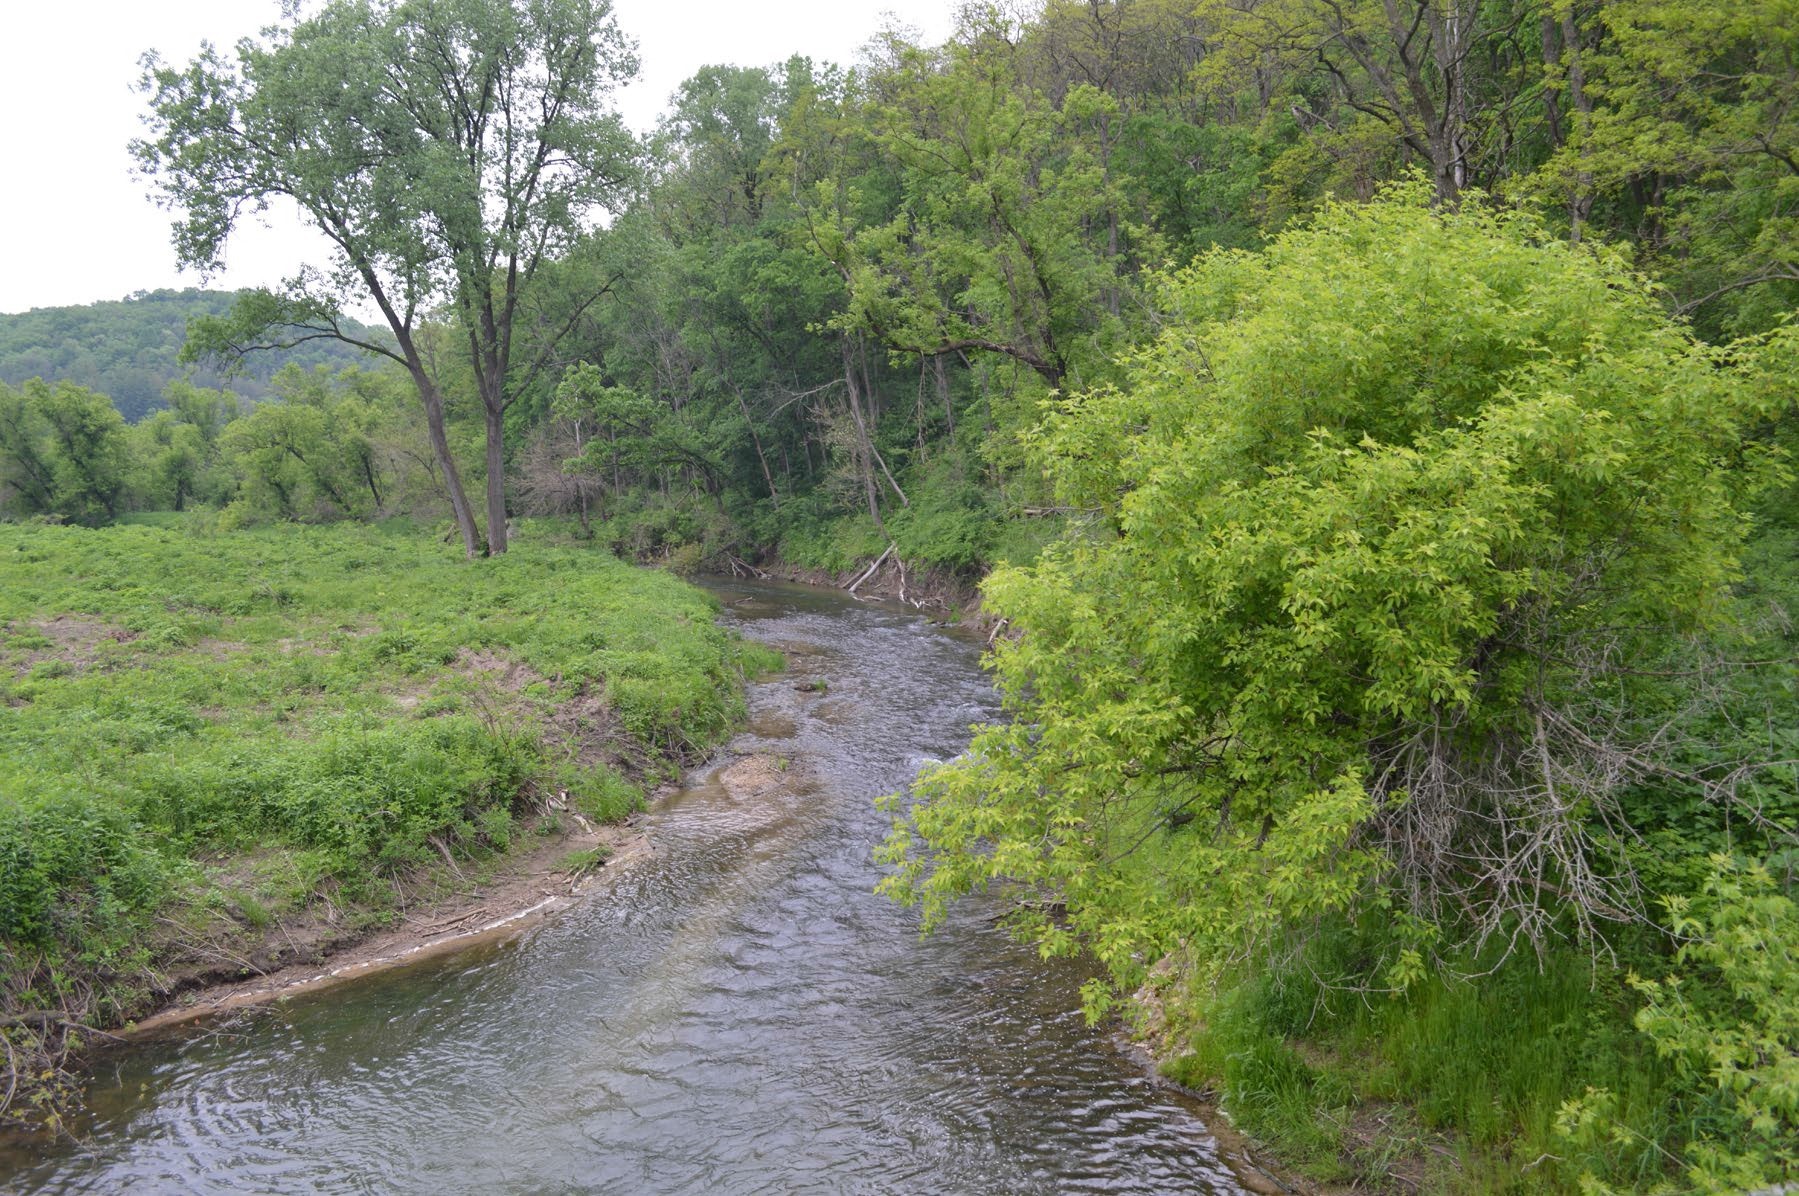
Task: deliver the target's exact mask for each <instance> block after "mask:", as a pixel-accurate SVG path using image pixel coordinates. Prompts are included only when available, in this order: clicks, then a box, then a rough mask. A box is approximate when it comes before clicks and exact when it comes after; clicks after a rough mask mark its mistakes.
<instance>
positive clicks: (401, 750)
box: [0, 519, 770, 1026]
mask: <svg viewBox="0 0 1799 1196" xmlns="http://www.w3.org/2000/svg"><path fill="white" fill-rule="evenodd" d="M713 614H714V607H713V604H712V602H711V600H710V599H709V598H708V597H707V596H706V595H704V594H703V593H701V592H700V591H698V590H695V589H694V588H692V587H691V586H688V585H686V584H685V583H683V582H680V581H679V580H677V579H675V578H674V577H671V576H668V575H666V574H662V573H655V572H650V571H645V570H641V569H637V568H633V567H630V566H626V565H624V564H620V563H619V562H617V561H616V560H614V559H613V558H612V557H611V556H610V555H608V554H606V553H604V552H603V551H595V550H592V549H580V548H572V547H550V546H537V545H533V544H531V543H529V542H527V543H524V544H522V545H520V546H519V547H518V548H517V549H515V550H514V551H513V552H511V553H508V554H507V555H505V556H503V557H499V558H495V559H491V560H480V561H474V562H465V561H463V560H462V559H461V556H460V553H459V552H457V551H456V550H454V549H452V548H450V547H447V546H445V545H443V544H441V543H440V542H438V541H437V540H435V539H434V538H432V537H431V536H430V535H428V534H427V533H424V532H422V531H419V530H417V529H411V528H394V529H388V530H382V529H376V528H367V527H353V526H348V525H343V526H334V527H293V526H286V527H279V528H269V529H264V530H256V531H240V532H230V533H218V534H209V533H208V532H207V531H206V530H205V525H204V524H203V523H198V522H187V521H179V520H173V519H170V520H160V521H156V522H153V523H151V524H140V525H136V526H122V527H113V528H107V529H102V530H85V529H81V528H73V527H49V526H4V525H0V951H3V953H4V954H3V957H0V986H3V987H0V999H3V1002H4V1009H0V1026H4V1024H5V1020H4V1019H5V1017H6V1016H8V1015H11V1016H15V1017H16V1016H17V1014H18V1013H19V1012H20V1011H25V1010H44V1009H49V1010H57V1011H67V1012H69V1013H71V1014H73V1015H77V1016H79V1017H80V1018H82V1019H94V1020H98V1021H99V1022H101V1023H110V1022H117V1021H120V1020H122V1019H124V1018H127V1017H129V1016H132V1015H134V1014H136V1013H139V1012H141V1011H142V1010H143V1009H144V1008H145V1007H146V1005H147V1003H150V1002H153V1001H154V999H155V997H156V993H155V991H154V990H155V989H156V988H157V987H158V983H159V981H160V980H161V979H166V977H165V970H166V969H167V968H168V967H169V966H170V963H171V959H172V957H174V956H178V955H179V954H180V944H181V942H182V941H184V939H185V938H187V937H190V936H191V933H192V932H193V931H194V929H195V928H196V927H197V926H198V925H200V924H201V923H202V922H204V921H205V920H206V919H209V918H210V919H212V920H213V921H216V922H229V923H234V924H236V925H238V926H241V927H244V928H247V929H250V930H254V929H256V928H258V927H261V926H267V925H270V924H272V923H274V922H275V921H276V920H278V919H280V918H281V917H283V916H284V915H285V914H287V913H289V912H291V911H295V910H299V909H303V908H305V907H307V906H308V905H309V904H315V903H318V902H321V901H324V902H329V903H330V906H331V909H332V911H333V913H334V914H335V913H336V912H337V911H339V910H342V911H345V915H344V916H346V917H350V918H356V919H361V920H363V921H364V922H369V921H377V922H378V921H379V920H381V919H382V918H383V917H384V916H385V911H386V910H388V909H389V908H391V907H392V906H393V905H394V903H395V901H396V899H397V894H399V893H400V892H401V891H402V890H401V889H400V887H399V886H400V885H401V884H402V883H403V879H404V878H406V877H408V876H411V875H414V874H416V873H417V872H418V871H419V870H420V869H421V868H422V867H423V866H426V865H430V864H433V863H438V862H442V861H456V863H450V864H448V866H449V867H451V868H452V869H454V870H456V871H458V872H460V870H461V867H460V865H461V863H462V862H466V861H469V860H474V861H477V862H479V861H481V860H484V859H491V858H492V857H494V856H496V855H497V854H499V853H503V852H505V851H507V850H508V849H509V848H510V847H511V846H512V845H513V844H514V842H515V840H516V839H517V838H518V837H519V835H520V833H521V828H522V827H523V826H524V824H525V819H524V816H526V815H537V814H541V813H542V812H543V811H544V809H545V801H544V799H545V798H546V797H548V796H550V795H556V796H557V797H558V800H561V795H564V794H565V795H566V804H567V805H568V806H569V807H570V808H571V809H573V810H577V811H581V812H583V813H584V814H585V815H587V816H589V817H591V818H594V819H597V820H613V819H618V818H621V817H623V816H625V815H627V814H629V813H630V812H631V811H633V810H635V809H637V808H639V807H640V805H641V803H642V800H643V794H644V791H645V789H646V788H647V787H652V786H653V785H655V784H656V783H658V782H659V781H662V780H665V779H668V778H671V777H673V776H674V775H676V774H677V773H678V770H679V768H680V765H681V763H682V761H683V760H686V759H690V758H692V757H693V756H694V755H695V754H697V753H698V752H700V751H702V750H704V749H705V748H707V747H708V746H710V745H712V744H715V743H717V742H718V741H720V739H721V738H722V737H723V736H724V735H725V734H726V732H727V731H728V730H729V728H730V727H731V725H732V724H733V721H734V720H735V719H736V718H737V717H738V715H739V714H740V712H741V688H742V687H741V670H742V669H743V668H745V667H749V668H752V669H754V668H758V667H766V666H767V665H768V664H769V663H770V662H769V661H768V659H767V655H768V654H767V653H766V650H763V649H759V648H755V647H754V646H750V645H746V644H743V643H742V642H741V641H738V640H736V639H735V638H734V637H732V636H730V635H728V634H727V633H726V632H724V631H722V630H721V629H719V628H718V627H717V626H716V625H715V624H714V621H713ZM530 821H531V825H532V827H533V828H534V829H539V828H540V827H541V820H540V819H538V818H535V817H533V818H532V819H531V820H530Z"/></svg>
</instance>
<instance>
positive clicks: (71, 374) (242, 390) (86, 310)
mask: <svg viewBox="0 0 1799 1196" xmlns="http://www.w3.org/2000/svg"><path fill="white" fill-rule="evenodd" d="M234 301H235V296H233V295H231V294H230V293H228V292H223V291H198V290H186V291H147V292H145V293H143V294H138V295H132V296H130V297H129V298H126V299H120V300H116V301H114V302H110V303H89V304H85V305H82V306H78V307H37V308H33V309H32V310H30V311H27V312H19V313H18V314H16V315H0V383H7V384H10V385H12V386H19V385H22V384H23V383H25V382H27V381H29V380H30V379H32V378H47V379H51V380H53V381H57V382H73V383H74V384H75V385H77V386H83V387H86V388H87V389H89V390H93V391H98V392H99V393H100V394H103V395H105V396H106V397H107V398H109V399H111V400H112V404H113V406H115V407H117V408H118V409H119V414H120V415H123V416H124V417H125V420H126V422H127V423H133V424H135V423H137V422H139V421H140V420H143V419H146V418H148V417H149V416H150V415H152V414H153V413H155V412H156V411H157V410H159V409H160V408H162V407H163V406H165V405H166V402H165V399H164V397H163V392H164V391H165V390H166V389H167V388H168V386H169V384H170V383H172V382H177V381H181V382H187V383H189V384H190V385H193V386H199V387H202V388H206V389H218V388H221V387H229V389H231V390H232V391H233V392H235V393H236V394H238V395H239V396H241V397H243V398H245V399H250V400H258V399H262V398H265V397H267V396H268V394H269V383H270V380H271V379H273V378H274V376H275V374H276V373H277V372H278V371H279V370H280V369H281V368H282V367H283V366H285V365H288V364H290V363H291V364H296V365H300V366H304V367H307V368H310V367H312V366H316V365H328V366H334V367H337V368H342V367H344V366H347V365H351V364H353V363H355V362H356V361H358V360H359V359H360V356H361V355H360V354H359V353H358V352H357V351H356V350H354V349H351V348H349V347H348V346H345V345H341V344H335V343H326V342H317V343H313V344H308V345H303V346H299V347H296V348H293V349H286V350H277V351H274V352H270V353H267V354H263V355H261V356H259V357H254V358H250V359H248V360H246V361H244V362H243V363H242V366H241V368H240V369H239V370H238V371H237V372H235V373H232V374H230V375H227V374H226V373H225V372H224V371H222V370H220V369H218V368H216V367H211V366H206V365H202V364H194V365H184V364H183V363H182V360H181V350H182V348H183V346H184V345H185V344H186V341H187V326H188V323H189V322H190V321H192V320H195V319H198V318H200V317H202V316H218V315H223V314H224V313H225V312H227V311H229V310H230V309H231V304H232V303H233V302H234Z"/></svg>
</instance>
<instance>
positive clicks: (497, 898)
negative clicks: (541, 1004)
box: [116, 755, 801, 1039]
mask: <svg viewBox="0 0 1799 1196" xmlns="http://www.w3.org/2000/svg"><path fill="white" fill-rule="evenodd" d="M797 775H801V770H799V769H796V768H794V767H792V766H791V765H790V764H788V763H787V762H785V761H777V760H774V759H772V758H769V757H765V756H763V755H750V756H745V757H742V758H740V759H737V760H735V761H733V762H731V763H730V764H728V765H726V766H724V767H722V768H721V769H719V771H718V773H717V781H718V783H719V784H721V785H722V786H724V788H725V789H726V790H727V791H728V792H730V793H731V794H732V795H733V796H734V797H737V798H739V799H750V798H755V797H758V796H760V795H761V794H763V793H765V792H766V791H767V790H769V789H771V788H773V787H774V786H776V785H779V784H783V783H791V781H792V779H793V778H794V777H795V776H797ZM678 790H679V786H677V785H670V786H667V787H665V788H664V789H662V790H661V791H659V792H658V793H657V795H656V798H657V799H661V798H664V797H667V796H668V795H670V794H672V793H675V792H677V791H678ZM651 804H652V807H653V806H654V804H655V803H654V801H652V803H651ZM642 821H643V819H642V816H641V815H640V816H637V817H634V818H632V819H631V820H630V821H628V822H626V823H624V824H621V825H611V826H595V825H593V824H592V823H587V822H585V821H583V822H582V823H581V825H579V826H578V827H576V828H574V829H565V830H561V831H558V832H556V833H555V834H552V835H545V836H532V837H535V838H540V839H541V841H540V842H538V843H537V844H536V845H535V846H532V847H529V848H526V849H520V850H516V851H513V852H511V853H509V854H507V855H505V856H503V857H500V858H499V859H498V860H496V861H493V862H492V863H493V864H494V866H493V867H492V868H491V869H490V874H489V875H488V876H486V877H485V878H484V879H482V880H481V881H479V882H476V883H473V884H472V885H465V886H464V887H462V888H459V889H457V890H455V891H452V892H448V893H446V894H445V895H443V896H442V897H441V898H439V899H437V900H433V901H430V902H427V903H424V904H421V905H418V906H415V907H414V908H412V909H410V910H408V911H407V912H406V914H405V916H404V917H402V918H401V919H400V921H399V922H398V923H397V924H395V925H392V926H388V927H384V928H379V929H372V930H364V931H362V932H354V931H344V932H342V933H340V934H335V935H334V934H333V933H331V931H330V929H329V928H328V927H326V926H323V925H319V926H312V925H308V926H306V927H281V928H277V930H276V932H273V933H271V934H270V936H269V938H268V940H267V942H266V943H265V945H264V949H263V950H262V951H260V952H257V953H256V954H255V955H254V956H252V958H253V959H261V960H264V961H266V964H265V966H260V967H258V968H256V969H255V973H256V974H254V975H250V976H244V975H242V971H241V968H240V969H239V970H238V971H237V972H236V973H232V972H229V971H226V972H225V973H224V974H219V973H218V972H217V971H205V972H195V973H193V974H191V975H190V976H189V977H187V978H186V984H185V986H184V987H183V988H182V989H181V990H180V991H179V992H178V993H177V994H175V995H174V996H173V999H170V1000H168V1001H167V1002H166V1003H165V1004H164V1005H163V1006H162V1007H161V1008H160V1009H158V1010H157V1011H156V1012H155V1013H153V1014H151V1015H150V1016H148V1017H145V1018H143V1019H141V1020H139V1021H137V1022H134V1023H133V1024H132V1025H130V1026H129V1027H126V1028H124V1029H123V1030H121V1031H119V1033H118V1034H117V1035H116V1036H117V1037H119V1038H124V1039H132V1038H140V1037H145V1036H148V1035H152V1034H157V1033H161V1032H167V1031H170V1030H173V1029H176V1028H179V1027H182V1026H186V1025H190V1024H192V1023H194V1022H197V1021H202V1020H204V1019H206V1018H209V1017H212V1016H215V1015H217V1014H221V1013H228V1012H230V1011H232V1010H237V1009H244V1008H247V1007H251V1006H255V1005H261V1004H266V1003H267V1002H269V1001H277V1000H281V999H283V998H286V997H291V996H294V995H296V994H299V993H302V992H313V991H317V990H319V989H322V988H329V987H332V986H334V985H337V984H341V983H344V982H346V981H350V980H354V979H357V978H358V977H362V976H367V975H370V974H372V973H375V972H380V971H385V970H387V969H390V968H397V967H406V966H409V965H411V964H414V963H418V962H420V961H422V960H426V959H431V958H434V957H436V956H439V955H446V954H449V953H451V952H455V951H461V950H465V949H467V948H469V947H471V946H474V945H475V944H477V943H484V942H493V941H496V940H500V939H505V938H509V937H511V936H512V935H515V934H518V933H520V932H522V931H524V930H526V929H528V928H529V927H531V926H532V925H534V924H536V923H538V922H540V921H542V920H544V919H546V918H550V917H553V916H554V915H556V914H557V913H559V912H561V911H563V910H565V909H567V908H569V906H571V905H573V904H574V903H575V902H576V901H580V900H588V899H592V898H594V897H596V896H599V895H601V894H604V893H606V892H607V891H608V890H610V889H611V888H612V887H614V885H615V884H616V883H617V882H618V880H619V879H620V878H621V877H622V876H623V875H624V874H625V873H626V872H627V871H629V870H630V869H631V868H632V867H633V866H635V865H637V864H639V863H641V862H642V861H643V860H645V859H647V858H649V856H650V855H651V852H652V848H651V846H650V841H649V838H648V836H646V835H645V834H644V833H643V830H642V829H641V824H642ZM571 859H575V860H577V861H578V862H577V863H576V864H575V865H574V866H571V864H570V860H571ZM433 879H434V880H436V881H439V882H441V881H443V880H445V879H446V876H445V874H444V873H443V872H437V873H435V874H434V877H433Z"/></svg>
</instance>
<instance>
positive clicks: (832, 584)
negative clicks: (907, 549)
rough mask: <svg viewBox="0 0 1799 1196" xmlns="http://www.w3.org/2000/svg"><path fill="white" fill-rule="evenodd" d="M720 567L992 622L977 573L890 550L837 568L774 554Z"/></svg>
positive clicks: (972, 620)
mask: <svg viewBox="0 0 1799 1196" xmlns="http://www.w3.org/2000/svg"><path fill="white" fill-rule="evenodd" d="M718 572H720V573H721V574H724V575H727V576H734V577H738V578H749V577H754V578H756V579H758V580H762V581H787V582H794V583H796V584H799V585H808V586H818V587H820V588H821V589H829V590H842V591H844V592H846V593H849V594H850V595H851V596H852V597H855V598H884V599H889V600H891V601H894V602H900V603H903V604H905V605H906V606H909V607H911V608H912V609H914V610H918V611H922V612H924V613H926V614H927V615H936V616H940V617H953V618H956V619H958V620H961V621H964V622H968V623H970V624H971V625H973V626H977V627H986V626H988V625H989V624H990V623H991V619H990V618H989V617H988V616H987V615H986V614H985V613H983V611H982V610H981V590H980V580H979V579H978V578H977V579H974V580H970V579H969V578H968V577H967V576H966V575H965V574H962V573H958V572H955V571H954V570H950V569H943V568H939V567H936V566H929V567H926V568H923V569H919V568H915V567H913V566H910V565H907V564H906V563H905V562H904V561H902V560H900V559H899V557H898V556H897V555H895V554H893V553H888V554H886V555H884V556H881V557H879V558H877V559H874V560H866V561H861V562H858V563H857V564H856V565H855V566H853V567H852V568H849V569H844V570H839V571H832V570H830V569H819V568H814V567H811V566H807V565H795V564H791V563H790V562H787V561H783V560H781V559H780V558H778V557H765V558H759V559H758V560H756V561H755V562H754V563H751V562H748V561H744V560H741V559H739V558H736V557H727V558H725V559H723V560H721V561H720V562H719V567H718Z"/></svg>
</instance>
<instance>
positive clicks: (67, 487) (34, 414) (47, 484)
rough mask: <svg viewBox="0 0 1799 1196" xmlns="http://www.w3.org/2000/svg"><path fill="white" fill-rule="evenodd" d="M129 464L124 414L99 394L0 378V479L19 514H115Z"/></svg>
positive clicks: (88, 519)
mask: <svg viewBox="0 0 1799 1196" xmlns="http://www.w3.org/2000/svg"><path fill="white" fill-rule="evenodd" d="M131 465H132V461H131V454H130V449H129V444H128V437H127V429H126V426H125V420H124V417H123V416H121V415H120V414H119V413H118V411H116V410H115V409H114V408H113V405H112V401H111V400H110V399H108V398H107V397H106V396H105V395H102V394H96V393H94V392H93V391H91V390H88V389H87V388H86V387H83V386H76V385H75V384H74V383H72V382H58V383H57V384H56V385H54V386H52V385H50V384H49V383H46V382H44V381H43V380H41V379H38V378H33V379H31V380H29V381H28V382H26V383H25V385H24V386H22V387H20V388H19V389H17V390H14V389H13V388H11V387H9V386H5V385H3V384H0V481H4V482H5V484H6V487H7V489H9V490H11V491H12V492H13V494H14V495H15V496H16V500H17V501H18V502H19V503H20V504H21V505H22V506H23V507H24V509H25V511H26V513H28V514H43V515H59V516H61V517H62V518H64V519H70V520H74V521H75V522H77V523H90V524H94V523H105V522H108V521H110V520H113V519H117V518H118V517H119V514H120V512H121V510H122V509H123V502H124V497H125V490H126V486H127V484H128V483H129V481H130V471H131Z"/></svg>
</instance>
